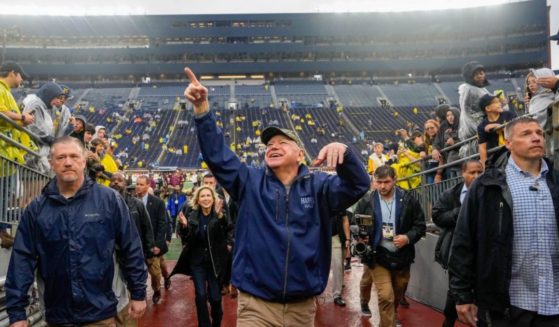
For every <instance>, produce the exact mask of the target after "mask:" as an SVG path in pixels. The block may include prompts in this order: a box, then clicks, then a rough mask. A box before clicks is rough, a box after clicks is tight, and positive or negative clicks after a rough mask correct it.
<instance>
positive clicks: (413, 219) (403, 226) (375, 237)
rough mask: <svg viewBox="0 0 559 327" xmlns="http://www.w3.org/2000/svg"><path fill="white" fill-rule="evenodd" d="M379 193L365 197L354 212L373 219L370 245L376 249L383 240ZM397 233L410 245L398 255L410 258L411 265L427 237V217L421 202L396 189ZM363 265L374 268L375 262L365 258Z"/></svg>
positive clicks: (409, 194)
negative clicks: (402, 235) (418, 248)
mask: <svg viewBox="0 0 559 327" xmlns="http://www.w3.org/2000/svg"><path fill="white" fill-rule="evenodd" d="M377 193H378V192H377V191H374V192H371V193H368V195H366V196H365V197H363V198H362V199H361V200H359V202H357V206H356V208H355V210H354V214H363V215H371V216H372V217H373V227H372V229H371V230H370V232H369V245H370V246H371V247H372V248H373V249H376V248H377V247H378V246H380V245H379V244H380V241H381V239H382V213H381V207H380V203H379V201H378V196H377ZM394 196H395V201H397V202H396V231H397V233H398V234H405V235H406V236H407V237H408V239H409V240H410V243H409V244H407V245H405V246H404V247H402V248H401V249H400V250H399V251H398V253H400V255H401V256H402V257H406V258H409V260H410V261H409V263H410V264H411V263H412V262H413V259H414V258H415V247H414V244H415V243H417V242H418V241H419V240H420V239H421V237H423V236H425V229H426V227H425V215H424V214H423V210H422V209H421V205H420V204H419V202H418V201H417V200H416V199H415V198H413V197H412V196H411V193H409V192H406V191H404V190H402V189H400V188H398V187H396V190H395V193H394ZM363 263H365V264H367V265H368V266H372V265H373V262H371V261H370V260H368V259H367V258H364V260H363Z"/></svg>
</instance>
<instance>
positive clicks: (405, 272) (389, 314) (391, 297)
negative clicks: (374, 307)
mask: <svg viewBox="0 0 559 327" xmlns="http://www.w3.org/2000/svg"><path fill="white" fill-rule="evenodd" d="M372 277H373V281H374V283H375V286H376V288H377V291H378V307H379V312H380V327H393V326H395V324H396V312H397V310H398V303H399V302H400V300H401V299H403V298H404V292H405V291H406V286H407V285H408V282H409V280H410V267H409V266H408V267H407V268H404V269H402V270H396V271H390V270H388V269H386V268H384V267H382V266H380V265H376V266H375V268H373V269H372ZM369 294H370V293H369Z"/></svg>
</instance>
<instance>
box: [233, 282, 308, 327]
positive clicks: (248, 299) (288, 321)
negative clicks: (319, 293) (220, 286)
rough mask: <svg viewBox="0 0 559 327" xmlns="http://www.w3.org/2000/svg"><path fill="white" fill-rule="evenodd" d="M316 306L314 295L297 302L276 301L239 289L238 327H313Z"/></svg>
mask: <svg viewBox="0 0 559 327" xmlns="http://www.w3.org/2000/svg"><path fill="white" fill-rule="evenodd" d="M316 308H317V305H316V298H315V297H314V296H311V297H309V298H308V299H306V300H302V301H300V302H295V303H276V302H269V301H265V300H262V299H261V298H258V297H255V296H252V295H250V294H248V293H244V292H242V291H239V297H238V304H237V327H312V326H314V317H315V315H316Z"/></svg>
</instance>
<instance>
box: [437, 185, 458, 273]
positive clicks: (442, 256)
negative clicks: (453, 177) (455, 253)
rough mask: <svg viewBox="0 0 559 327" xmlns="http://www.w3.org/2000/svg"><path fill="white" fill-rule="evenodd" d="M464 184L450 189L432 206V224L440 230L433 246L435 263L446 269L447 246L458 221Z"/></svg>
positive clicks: (448, 249)
mask: <svg viewBox="0 0 559 327" xmlns="http://www.w3.org/2000/svg"><path fill="white" fill-rule="evenodd" d="M462 187H464V182H460V183H458V184H457V185H455V186H453V187H452V188H450V189H448V190H446V191H445V192H444V193H443V194H441V196H440V197H439V199H438V200H437V202H435V205H434V206H433V212H432V217H433V222H434V223H435V224H436V225H437V226H438V227H440V228H441V233H440V235H439V240H438V241H437V245H436V246H435V261H437V262H438V263H440V264H441V265H443V268H445V269H446V268H448V255H449V251H450V248H449V245H450V243H448V242H450V241H452V237H453V233H454V227H455V226H456V221H457V220H458V214H459V213H460V208H461V207H462V204H461V203H460V193H462Z"/></svg>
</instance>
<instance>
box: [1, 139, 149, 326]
mask: <svg viewBox="0 0 559 327" xmlns="http://www.w3.org/2000/svg"><path fill="white" fill-rule="evenodd" d="M85 161H86V159H85V150H84V148H83V145H82V144H81V142H80V141H79V140H77V139H75V138H72V137H69V136H65V137H62V138H60V139H57V140H56V141H54V143H53V144H52V147H51V152H50V155H49V163H50V166H51V167H52V169H53V171H54V173H55V175H56V177H55V178H54V179H53V180H51V181H50V182H49V184H47V186H46V187H45V188H44V189H43V193H42V194H41V195H39V196H38V197H37V198H36V199H35V200H34V201H33V202H32V203H31V204H30V205H29V206H28V207H27V208H26V209H25V212H24V214H23V216H22V219H21V222H20V224H19V227H18V231H17V234H16V238H15V243H14V247H13V252H12V257H11V260H10V266H9V268H8V275H7V279H6V285H5V286H6V304H7V305H6V306H7V311H8V315H9V318H10V323H11V324H12V325H11V326H12V327H16V326H17V327H19V326H22V327H25V326H27V321H26V319H27V316H26V313H25V307H26V306H27V305H28V304H29V296H28V294H27V292H28V290H29V287H30V286H31V284H32V283H33V280H34V277H35V272H37V284H38V286H39V291H40V292H41V293H42V294H41V296H42V298H43V300H44V310H45V320H46V321H47V323H49V324H52V325H72V326H74V325H75V326H78V325H83V324H88V323H97V324H99V325H103V326H105V325H107V326H110V325H111V324H112V323H114V321H113V317H114V316H115V315H116V313H117V312H116V305H117V299H116V297H115V295H114V293H113V291H112V283H113V276H114V264H113V255H115V252H116V257H117V260H119V264H120V267H121V269H122V271H123V272H124V276H125V280H126V283H127V287H128V290H129V291H130V309H129V313H130V316H131V317H132V318H139V317H141V316H142V315H143V313H144V310H145V307H146V302H145V297H146V279H147V269H146V266H145V264H144V255H143V253H142V245H141V242H140V238H139V236H138V232H137V230H136V228H135V227H134V226H133V225H132V224H131V220H130V215H129V213H128V208H127V206H126V204H125V203H124V200H123V199H122V197H120V195H118V194H117V193H116V192H115V191H114V190H112V189H109V188H107V187H104V186H101V185H99V184H96V183H95V182H94V181H92V180H90V179H88V178H86V177H85V176H84V169H85Z"/></svg>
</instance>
